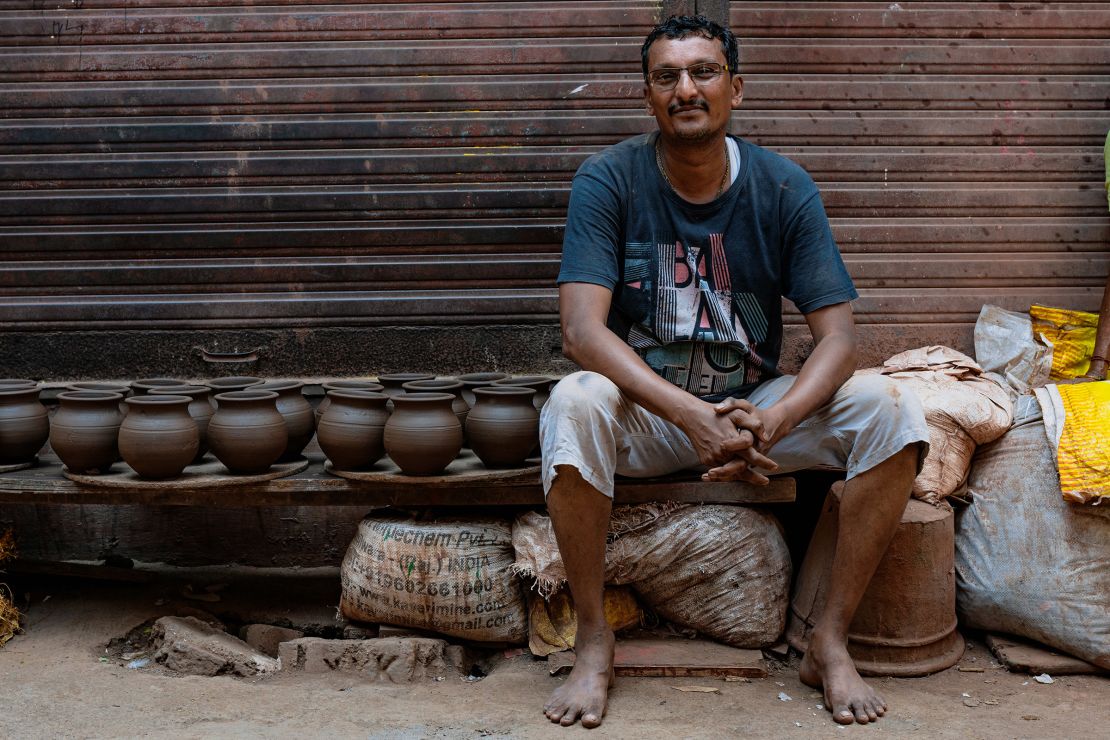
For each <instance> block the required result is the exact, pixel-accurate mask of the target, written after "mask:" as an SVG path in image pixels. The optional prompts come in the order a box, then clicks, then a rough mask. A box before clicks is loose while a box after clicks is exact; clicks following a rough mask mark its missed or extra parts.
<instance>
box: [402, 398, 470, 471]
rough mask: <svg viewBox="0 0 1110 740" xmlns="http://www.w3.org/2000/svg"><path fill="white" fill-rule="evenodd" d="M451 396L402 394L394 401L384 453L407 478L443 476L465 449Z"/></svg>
mask: <svg viewBox="0 0 1110 740" xmlns="http://www.w3.org/2000/svg"><path fill="white" fill-rule="evenodd" d="M454 398H455V397H454V396H453V395H452V394H450V393H403V394H401V395H399V396H394V397H393V406H394V409H393V414H392V416H390V417H389V421H388V422H386V425H385V450H386V452H388V453H389V456H390V457H391V458H393V462H395V463H397V466H398V467H399V468H401V472H402V473H405V474H407V475H436V474H437V473H441V472H443V469H444V468H446V467H447V466H448V465H449V464H450V463H451V461H452V460H454V459H455V458H456V457H457V456H458V454H459V450H461V449H462V440H463V436H462V427H461V426H460V425H459V420H458V418H457V417H456V416H455V412H454V411H452V410H451V401H452V400H453V399H454Z"/></svg>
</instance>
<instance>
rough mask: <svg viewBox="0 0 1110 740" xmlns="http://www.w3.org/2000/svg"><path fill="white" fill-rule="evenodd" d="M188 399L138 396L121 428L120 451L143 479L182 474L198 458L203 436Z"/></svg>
mask: <svg viewBox="0 0 1110 740" xmlns="http://www.w3.org/2000/svg"><path fill="white" fill-rule="evenodd" d="M192 400H193V399H191V398H189V397H188V396H134V397H132V398H128V399H127V400H126V401H125V403H126V404H127V406H128V412H127V415H126V416H125V417H124V418H123V423H122V424H121V425H120V428H119V452H120V454H121V455H122V456H123V460H124V462H126V463H127V464H128V465H130V466H131V468H132V469H133V470H134V471H135V472H136V473H138V474H139V477H140V478H151V479H154V480H164V479H167V478H176V477H177V476H178V475H181V471H182V470H184V469H185V466H186V465H188V464H189V463H190V462H192V461H193V458H194V457H196V454H197V448H198V447H200V433H199V432H198V431H197V425H196V422H195V421H193V418H192V417H191V416H189V404H190V403H192Z"/></svg>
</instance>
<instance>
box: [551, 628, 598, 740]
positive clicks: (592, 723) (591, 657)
mask: <svg viewBox="0 0 1110 740" xmlns="http://www.w3.org/2000/svg"><path fill="white" fill-rule="evenodd" d="M613 643H614V639H613V631H612V630H610V629H609V626H608V625H605V626H604V627H603V628H602V629H600V630H597V631H594V632H591V633H589V634H586V633H584V632H583V630H582V628H581V625H579V630H578V635H577V638H576V639H575V647H574V655H575V658H574V668H573V669H571V672H570V676H568V677H567V680H566V683H564V684H563V685H562V686H560V687H559V688H557V689H555V691H553V692H551V698H549V699H548V700H547V704H545V705H544V707H543V713H544V715H545V716H546V717H547V718H548V719H549V720H551V721H552V722H557V723H558V724H560V725H563V726H564V727H570V726H571V725H573V724H574V723H575V722H577V721H578V720H579V719H581V721H582V726H583V727H597V726H598V725H600V724H601V718H602V717H604V716H605V709H606V707H607V706H608V702H609V687H610V686H612V685H613Z"/></svg>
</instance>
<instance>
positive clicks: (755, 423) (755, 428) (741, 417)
mask: <svg viewBox="0 0 1110 740" xmlns="http://www.w3.org/2000/svg"><path fill="white" fill-rule="evenodd" d="M728 420H729V421H731V422H732V423H733V425H734V426H735V427H736V428H737V429H748V430H750V431H751V432H752V434H754V435H755V436H757V437H759V439H760V440H762V441H763V442H766V441H767V438H768V433H767V430H766V429H765V428H764V426H763V419H761V418H760V417H759V416H756V415H755V414H753V413H750V412H748V411H741V410H739V409H737V410H735V411H730V412H729V414H728Z"/></svg>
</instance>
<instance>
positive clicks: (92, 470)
mask: <svg viewBox="0 0 1110 740" xmlns="http://www.w3.org/2000/svg"><path fill="white" fill-rule="evenodd" d="M122 400H123V394H121V393H111V392H108V391H64V392H62V393H59V394H58V410H57V411H56V412H55V413H54V418H52V419H51V420H50V447H51V448H52V449H53V450H54V454H56V455H57V456H58V458H59V459H60V460H61V461H62V463H64V464H65V466H66V467H67V468H69V470H70V472H72V473H84V474H92V475H95V474H98V473H107V472H108V471H109V470H110V469H111V467H112V463H114V462H116V461H117V460H119V457H120V456H119V441H118V440H119V428H120V425H121V424H122V423H123V414H122V413H121V412H120V410H119V405H120V402H121V401H122Z"/></svg>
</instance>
